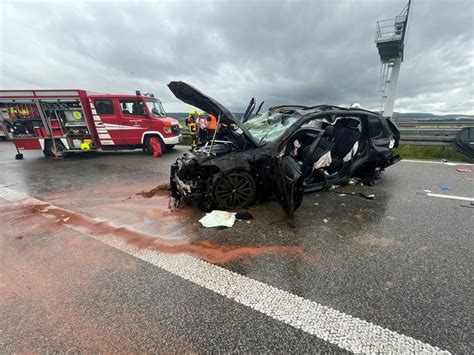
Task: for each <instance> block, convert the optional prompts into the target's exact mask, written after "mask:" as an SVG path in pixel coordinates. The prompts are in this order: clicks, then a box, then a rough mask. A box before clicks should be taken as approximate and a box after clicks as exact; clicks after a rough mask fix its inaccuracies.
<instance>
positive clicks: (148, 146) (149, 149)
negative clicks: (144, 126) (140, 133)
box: [143, 136, 166, 155]
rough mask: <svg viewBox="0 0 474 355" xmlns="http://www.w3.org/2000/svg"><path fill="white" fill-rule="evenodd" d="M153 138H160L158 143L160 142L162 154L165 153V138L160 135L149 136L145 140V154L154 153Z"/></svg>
mask: <svg viewBox="0 0 474 355" xmlns="http://www.w3.org/2000/svg"><path fill="white" fill-rule="evenodd" d="M152 138H156V139H157V140H158V143H160V148H161V154H164V153H165V152H166V146H165V143H163V140H162V139H161V138H160V137H158V136H152V137H148V138H147V139H146V140H145V143H143V152H144V153H145V154H149V155H153V153H154V151H153V147H152V145H151V139H152Z"/></svg>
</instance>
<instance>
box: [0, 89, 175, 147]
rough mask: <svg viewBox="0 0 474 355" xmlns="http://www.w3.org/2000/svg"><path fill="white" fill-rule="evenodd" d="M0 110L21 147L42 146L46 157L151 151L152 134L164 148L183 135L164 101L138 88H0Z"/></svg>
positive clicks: (4, 123) (9, 133) (6, 125)
mask: <svg viewBox="0 0 474 355" xmlns="http://www.w3.org/2000/svg"><path fill="white" fill-rule="evenodd" d="M0 115H1V121H2V124H3V128H4V131H5V132H6V134H7V136H8V138H10V139H11V140H12V141H13V143H14V144H15V146H16V147H17V149H18V150H28V149H30V150H31V149H41V150H42V151H43V152H44V154H45V155H46V156H62V155H64V154H65V153H67V152H79V151H100V150H122V149H136V148H143V151H144V152H146V153H152V152H153V150H152V147H151V143H150V139H151V138H152V137H156V138H157V139H158V142H159V143H160V145H161V148H162V151H166V150H169V149H171V148H173V146H174V145H175V144H177V143H179V142H180V141H181V139H182V136H181V134H180V131H179V124H178V121H177V120H175V119H174V118H170V117H167V116H166V113H165V111H164V109H163V106H162V104H161V102H160V100H158V99H157V98H155V97H154V95H152V94H151V95H142V94H141V93H140V91H137V92H136V94H135V95H119V94H118V95H115V94H113V95H112V94H96V93H90V92H87V91H85V90H76V89H73V90H0ZM19 155H20V156H21V154H20V153H19Z"/></svg>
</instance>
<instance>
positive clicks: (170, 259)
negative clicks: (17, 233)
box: [0, 187, 449, 354]
mask: <svg viewBox="0 0 474 355" xmlns="http://www.w3.org/2000/svg"><path fill="white" fill-rule="evenodd" d="M0 198H3V199H5V200H8V201H12V202H18V201H21V200H23V203H25V204H28V203H31V204H43V203H45V202H44V201H41V200H37V199H35V198H31V197H28V196H27V195H25V194H23V193H20V192H17V191H15V190H12V189H9V188H5V187H0ZM50 208H57V209H61V208H59V207H56V206H53V205H51V207H50ZM42 216H44V217H46V218H51V217H48V216H47V215H42ZM63 225H64V226H67V227H69V228H71V229H74V230H76V231H78V232H80V233H82V234H86V235H88V236H90V237H92V238H94V239H96V240H99V241H101V242H102V243H104V244H107V245H109V246H111V247H113V248H116V249H118V250H121V251H123V252H125V253H127V254H130V255H132V256H134V257H136V258H138V259H141V260H143V261H146V262H148V263H150V264H153V265H155V266H158V267H160V268H162V269H163V270H166V271H168V272H170V273H171V274H173V275H176V276H179V277H181V278H183V279H185V280H188V281H190V282H192V283H194V284H196V285H199V286H202V287H204V288H205V289H208V290H211V291H214V292H215V293H217V294H219V295H221V296H224V297H227V298H229V299H231V300H233V301H235V302H237V303H239V304H242V305H244V306H247V307H250V308H251V309H253V310H255V311H258V312H261V313H263V314H265V315H267V316H269V317H271V318H273V319H276V320H278V321H281V322H283V323H285V324H288V325H290V326H292V327H295V328H297V329H301V330H303V331H305V332H307V333H309V334H312V335H314V336H316V337H318V338H320V339H322V340H324V341H327V342H329V343H331V344H334V345H337V346H338V347H340V348H341V349H345V350H349V351H352V352H354V353H381V352H382V353H425V354H428V353H429V354H437V353H443V354H449V352H447V351H443V350H440V349H439V348H437V347H434V346H431V345H429V344H426V343H423V342H421V341H419V340H416V339H413V338H410V337H408V336H405V335H402V334H398V333H397V332H394V331H391V330H388V329H385V328H382V327H380V326H378V325H375V324H372V323H369V322H367V321H364V320H361V319H359V318H355V317H352V316H350V315H348V314H345V313H342V312H339V311H337V310H335V309H332V308H329V307H325V306H323V305H320V304H319V303H316V302H313V301H310V300H307V299H304V298H302V297H300V296H296V295H293V294H291V293H289V292H286V291H283V290H280V289H278V288H276V287H273V286H270V285H267V284H265V283H263V282H260V281H256V280H253V279H251V278H249V277H246V276H243V275H240V274H237V273H235V272H232V271H229V270H227V269H224V268H222V267H220V266H216V265H212V264H209V263H207V262H205V261H203V260H200V259H197V258H195V257H192V256H189V255H186V254H165V253H158V252H155V251H151V250H147V249H138V248H136V247H134V246H132V245H130V244H127V243H126V242H125V241H124V240H123V239H120V238H117V237H111V236H104V235H102V236H101V235H95V234H91V233H84V230H83V229H82V228H80V227H77V226H74V225H68V224H63Z"/></svg>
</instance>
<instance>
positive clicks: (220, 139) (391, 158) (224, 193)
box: [168, 81, 400, 218]
mask: <svg viewBox="0 0 474 355" xmlns="http://www.w3.org/2000/svg"><path fill="white" fill-rule="evenodd" d="M168 87H169V88H170V90H171V91H172V92H173V94H174V95H175V96H176V97H177V98H178V99H180V100H181V101H183V102H185V103H188V104H190V105H193V106H195V107H198V108H199V109H201V110H203V111H206V112H208V113H212V114H213V115H215V116H216V117H218V121H219V124H220V129H219V132H218V134H217V136H216V137H215V139H213V140H211V141H210V142H208V143H206V144H205V145H204V146H203V147H200V148H198V149H195V150H194V151H193V152H192V153H186V154H184V156H183V157H181V158H178V159H177V161H176V163H175V164H173V165H172V167H171V176H170V182H171V191H172V195H173V197H174V198H175V199H176V201H177V202H179V201H182V200H188V201H194V202H195V203H197V204H198V206H200V207H201V208H202V209H204V210H209V209H211V208H219V209H237V208H242V207H245V206H248V205H251V204H253V203H254V202H255V201H258V200H259V201H263V200H267V199H270V198H272V197H274V196H275V195H276V196H277V197H278V199H279V202H280V204H281V205H282V207H283V209H284V211H285V213H286V214H287V216H288V217H290V218H291V217H292V216H293V214H294V212H295V210H296V209H297V208H298V207H299V206H300V204H301V201H302V199H303V194H304V192H310V191H316V190H321V189H324V188H327V187H329V186H332V185H341V184H345V183H348V182H349V179H350V178H351V177H362V178H371V177H373V178H375V177H376V176H377V175H378V174H379V173H380V171H382V170H383V169H385V168H386V167H388V166H390V165H392V164H394V163H396V162H397V161H399V160H400V157H399V156H398V155H394V154H393V153H392V148H395V147H397V146H398V142H399V139H400V133H399V131H398V129H397V127H396V125H395V124H394V123H393V121H391V120H390V119H389V118H387V117H383V116H381V115H379V114H377V113H375V112H371V111H367V110H363V109H348V108H343V107H337V106H330V105H318V106H312V107H307V106H297V105H287V106H277V107H272V108H270V109H268V110H267V111H266V112H263V113H257V114H252V110H253V109H254V107H255V101H254V100H253V99H252V101H251V103H250V105H249V107H248V108H247V110H246V112H245V114H244V117H243V118H242V120H238V119H237V118H236V117H235V116H234V115H233V114H232V113H231V112H230V111H229V110H228V109H227V108H225V107H224V106H222V105H221V104H220V103H218V102H217V101H215V100H214V99H212V98H210V97H208V96H206V95H205V94H203V93H201V92H200V91H199V90H197V89H195V88H194V87H192V86H191V85H189V84H186V83H184V82H176V81H174V82H171V83H169V85H168ZM260 108H261V105H260V107H259V109H260ZM257 111H259V110H257Z"/></svg>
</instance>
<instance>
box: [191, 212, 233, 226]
mask: <svg viewBox="0 0 474 355" xmlns="http://www.w3.org/2000/svg"><path fill="white" fill-rule="evenodd" d="M199 223H201V224H202V226H203V227H206V228H213V227H228V228H229V227H232V226H233V225H234V223H235V212H227V211H219V210H214V211H212V212H210V213H206V215H205V216H204V217H202V218H201V219H200V220H199Z"/></svg>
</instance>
